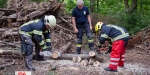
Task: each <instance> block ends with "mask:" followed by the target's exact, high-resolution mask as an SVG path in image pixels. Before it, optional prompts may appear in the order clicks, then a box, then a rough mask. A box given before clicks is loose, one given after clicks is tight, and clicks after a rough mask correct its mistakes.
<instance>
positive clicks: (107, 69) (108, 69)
mask: <svg viewBox="0 0 150 75" xmlns="http://www.w3.org/2000/svg"><path fill="white" fill-rule="evenodd" d="M104 70H105V71H111V72H118V71H117V70H113V69H110V68H109V67H107V68H104Z"/></svg>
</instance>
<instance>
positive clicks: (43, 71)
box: [0, 49, 150, 75]
mask: <svg viewBox="0 0 150 75" xmlns="http://www.w3.org/2000/svg"><path fill="white" fill-rule="evenodd" d="M104 56H105V57H106V58H105V59H104V62H101V65H100V66H99V67H94V66H92V65H88V66H86V67H83V66H82V65H81V64H80V63H74V62H73V61H72V60H51V59H47V60H46V61H35V60H33V66H34V67H35V68H36V71H32V75H150V51H149V50H147V51H142V50H137V49H127V50H126V58H125V59H126V61H125V67H124V68H120V67H118V72H107V71H105V70H104V68H105V67H107V66H108V65H109V54H105V55H104ZM1 59H3V60H5V59H6V58H1ZM15 71H28V70H27V69H26V68H25V67H24V61H23V59H22V60H16V62H15V64H14V65H11V66H8V67H5V68H4V69H1V70H0V75H15Z"/></svg>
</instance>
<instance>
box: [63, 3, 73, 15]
mask: <svg viewBox="0 0 150 75" xmlns="http://www.w3.org/2000/svg"><path fill="white" fill-rule="evenodd" d="M65 3H66V8H67V9H66V13H69V14H70V15H71V13H72V10H73V8H74V7H75V6H76V0H65Z"/></svg>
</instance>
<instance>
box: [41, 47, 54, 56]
mask: <svg viewBox="0 0 150 75" xmlns="http://www.w3.org/2000/svg"><path fill="white" fill-rule="evenodd" d="M51 50H52V47H51V46H48V47H47V48H46V49H44V50H42V52H40V55H41V56H51V55H52V53H51Z"/></svg>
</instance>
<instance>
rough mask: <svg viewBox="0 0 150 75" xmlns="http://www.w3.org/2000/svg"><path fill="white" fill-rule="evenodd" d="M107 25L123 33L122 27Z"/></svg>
mask: <svg viewBox="0 0 150 75" xmlns="http://www.w3.org/2000/svg"><path fill="white" fill-rule="evenodd" d="M107 26H110V27H113V28H115V29H117V30H119V31H121V33H122V34H125V32H124V30H123V29H122V28H120V27H118V26H115V25H107Z"/></svg>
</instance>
